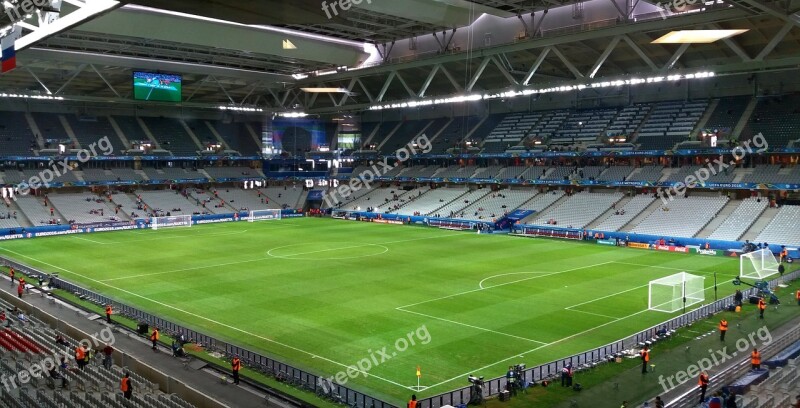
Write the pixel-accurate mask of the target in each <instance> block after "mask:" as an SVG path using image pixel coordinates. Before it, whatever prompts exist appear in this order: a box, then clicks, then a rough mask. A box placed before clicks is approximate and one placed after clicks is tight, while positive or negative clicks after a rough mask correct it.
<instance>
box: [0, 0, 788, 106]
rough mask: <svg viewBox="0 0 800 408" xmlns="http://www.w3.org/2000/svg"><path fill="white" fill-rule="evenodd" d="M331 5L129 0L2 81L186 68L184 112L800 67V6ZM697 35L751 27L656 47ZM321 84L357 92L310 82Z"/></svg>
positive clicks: (67, 4) (56, 84)
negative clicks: (679, 35)
mask: <svg viewBox="0 0 800 408" xmlns="http://www.w3.org/2000/svg"><path fill="white" fill-rule="evenodd" d="M104 1H111V2H113V0H86V1H85V2H84V1H83V0H69V1H64V3H63V6H62V11H61V18H62V19H64V18H65V17H64V16H65V14H66V13H67V12H68V11H72V12H74V11H75V10H76V8H77V9H79V8H80V6H81V5H84V6H85V5H91V4H98V2H104ZM125 3H128V2H125ZM134 3H135V4H134ZM323 3H324V2H320V0H293V1H278V0H249V1H237V2H228V1H223V0H203V1H196V0H178V1H176V0H169V1H168V0H141V1H135V2H129V3H128V4H124V5H123V4H121V3H120V4H118V5H115V6H114V7H111V8H109V10H110V11H109V10H105V11H102V12H99V13H98V14H97V15H93V16H90V17H87V18H86V19H85V20H84V21H81V22H80V23H78V24H74V26H73V27H70V28H68V29H66V30H63V31H61V32H58V33H55V34H51V35H48V36H46V38H44V39H43V40H41V41H38V42H35V43H33V44H31V45H30V46H27V47H26V49H25V50H24V51H23V52H19V54H18V66H19V68H18V69H16V70H15V71H12V72H11V73H7V74H4V75H2V76H0V89H2V90H4V91H14V92H21V93H22V92H24V93H42V94H48V93H49V94H53V95H59V96H63V97H65V98H66V99H71V100H78V101H84V102H89V103H91V102H98V103H110V102H113V103H119V104H134V103H136V102H134V101H132V100H131V98H130V92H131V77H130V73H131V71H132V70H136V69H141V70H158V71H163V72H175V73H180V74H182V75H184V90H183V99H184V102H183V103H182V105H183V106H185V107H213V106H217V105H220V104H225V105H242V106H257V107H261V108H263V109H266V110H290V109H295V110H306V111H309V112H318V113H324V112H336V111H341V110H359V109H366V108H368V107H369V106H373V105H376V104H379V103H387V102H391V101H405V100H413V99H420V98H423V97H428V98H431V97H436V96H442V97H444V96H451V95H455V94H463V93H468V92H478V93H487V92H502V91H505V90H515V89H522V88H523V87H524V86H526V85H527V86H535V87H549V86H557V85H565V84H574V83H576V82H582V83H583V82H586V81H589V80H597V81H600V80H603V79H612V80H613V79H619V78H625V77H632V76H652V75H668V74H670V73H690V72H695V71H712V72H715V73H717V75H727V74H748V73H758V72H765V71H770V70H785V69H797V67H798V66H800V53H798V52H797V50H798V49H800V17H799V16H798V15H797V14H796V13H797V11H798V10H800V0H780V1H756V0H735V1H726V2H723V1H721V0H709V1H706V2H704V3H703V2H701V1H700V0H697V1H694V2H692V1H691V0H689V1H687V2H686V3H687V4H689V6H685V7H684V6H682V7H679V8H675V7H671V6H670V8H669V9H668V10H666V11H665V10H662V9H659V8H657V7H656V6H655V5H653V4H652V3H649V2H647V1H644V0H639V1H635V2H627V3H632V4H628V6H627V8H626V2H625V1H622V0H618V1H614V0H588V1H578V2H575V1H560V0H505V1H500V0H472V1H468V0H402V1H396V0H371V1H367V0H363V1H361V2H360V4H359V5H353V6H352V8H351V9H349V10H346V11H345V10H341V9H338V14H337V13H334V12H332V10H330V9H329V11H328V12H327V13H326V12H325V10H323V8H322V4H323ZM330 3H335V2H334V1H333V0H330V1H329V2H328V3H326V4H330ZM329 15H330V18H328V16H329ZM36 17H37V16H33V18H31V19H28V20H26V26H25V33H26V35H27V34H30V33H32V32H33V33H35V32H36V29H37V27H36V24H35V22H32V21H31V20H35V19H36ZM3 19H4V20H6V21H5V23H8V21H7V20H8V16H5V15H3V17H2V19H0V26H3V25H5V24H4V23H3ZM684 29H746V30H748V31H746V32H745V33H743V34H740V35H738V36H735V37H732V38H727V39H724V40H720V41H716V42H713V43H710V44H652V42H653V40H655V39H657V38H659V37H661V36H663V35H665V34H667V33H669V32H670V31H673V30H684ZM287 44H288V45H289V46H288V47H286V45H287ZM470 44H471V46H470ZM318 86H321V87H327V88H340V89H341V88H343V89H344V90H346V91H347V93H330V94H325V93H322V94H311V93H305V92H302V91H300V88H301V87H318Z"/></svg>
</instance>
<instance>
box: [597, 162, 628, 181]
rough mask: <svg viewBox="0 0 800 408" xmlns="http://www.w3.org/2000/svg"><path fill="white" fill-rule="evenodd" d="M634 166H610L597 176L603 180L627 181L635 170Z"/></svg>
mask: <svg viewBox="0 0 800 408" xmlns="http://www.w3.org/2000/svg"><path fill="white" fill-rule="evenodd" d="M633 170H634V169H633V166H610V167H608V168H607V169H606V170H605V171H603V172H602V173H600V174H599V175H597V176H596V177H595V179H596V180H603V181H626V180H627V179H628V176H630V175H631V173H632V172H633Z"/></svg>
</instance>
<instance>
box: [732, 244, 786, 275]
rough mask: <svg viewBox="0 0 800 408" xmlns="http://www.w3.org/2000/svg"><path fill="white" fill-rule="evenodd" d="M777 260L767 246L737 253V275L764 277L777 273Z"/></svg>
mask: <svg viewBox="0 0 800 408" xmlns="http://www.w3.org/2000/svg"><path fill="white" fill-rule="evenodd" d="M778 265H779V263H778V260H777V259H775V255H774V254H773V253H772V251H770V250H769V248H764V249H759V250H758V251H753V252H748V253H746V254H742V255H739V277H740V278H750V279H759V280H760V279H764V278H766V277H768V276H772V275H775V274H777V273H778Z"/></svg>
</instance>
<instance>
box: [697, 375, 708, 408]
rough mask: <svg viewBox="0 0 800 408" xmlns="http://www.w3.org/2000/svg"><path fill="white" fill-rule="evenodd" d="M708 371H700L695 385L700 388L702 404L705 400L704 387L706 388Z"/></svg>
mask: <svg viewBox="0 0 800 408" xmlns="http://www.w3.org/2000/svg"><path fill="white" fill-rule="evenodd" d="M708 382H709V379H708V373H707V372H705V371H703V372H701V373H700V377H699V378H698V379H697V386H698V387H699V388H700V403H701V404H702V403H703V402H705V400H706V389H708Z"/></svg>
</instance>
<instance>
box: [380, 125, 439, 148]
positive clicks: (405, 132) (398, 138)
mask: <svg viewBox="0 0 800 408" xmlns="http://www.w3.org/2000/svg"><path fill="white" fill-rule="evenodd" d="M433 122H434V121H431V120H408V121H405V122H403V123H402V124H401V125H400V127H399V128H398V129H397V130H396V131H395V132H394V133H393V134H392V135H391V137H390V138H389V139H387V140H386V141H385V142H384V143H383V145H381V146H380V150H381V153H384V154H394V152H396V151H397V150H398V149H400V148H402V147H403V146H405V145H406V144H408V143H409V142H411V140H412V139H414V138H415V137H417V135H419V134H420V133H421V132H422V131H423V130H424V129H426V128H430V127H432V125H433ZM441 122H442V121H441V120H440V121H439V123H441ZM439 128H441V125H440V126H439ZM382 129H385V128H382ZM387 131H389V132H391V131H392V129H387Z"/></svg>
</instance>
